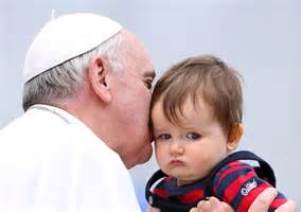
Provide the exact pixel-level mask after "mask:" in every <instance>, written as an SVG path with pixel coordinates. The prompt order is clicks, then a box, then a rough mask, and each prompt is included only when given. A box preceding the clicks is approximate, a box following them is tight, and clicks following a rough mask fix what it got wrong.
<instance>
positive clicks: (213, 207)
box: [190, 197, 234, 212]
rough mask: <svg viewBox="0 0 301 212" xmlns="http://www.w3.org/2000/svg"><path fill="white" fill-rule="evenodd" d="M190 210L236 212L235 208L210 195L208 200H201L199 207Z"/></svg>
mask: <svg viewBox="0 0 301 212" xmlns="http://www.w3.org/2000/svg"><path fill="white" fill-rule="evenodd" d="M190 212H234V210H233V209H232V208H231V207H230V206H229V205H228V204H227V203H225V202H221V201H219V200H218V199H217V198H216V197H210V198H209V199H208V200H203V201H200V202H199V203H198V205H197V207H196V208H192V209H191V210H190Z"/></svg>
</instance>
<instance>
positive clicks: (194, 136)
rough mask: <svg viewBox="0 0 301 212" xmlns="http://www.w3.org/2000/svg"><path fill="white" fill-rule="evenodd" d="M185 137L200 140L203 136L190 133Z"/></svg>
mask: <svg viewBox="0 0 301 212" xmlns="http://www.w3.org/2000/svg"><path fill="white" fill-rule="evenodd" d="M185 137H186V138H187V139H189V140H192V141H194V140H198V139H200V138H201V135H200V134H199V133H196V132H189V133H187V134H186V135H185Z"/></svg>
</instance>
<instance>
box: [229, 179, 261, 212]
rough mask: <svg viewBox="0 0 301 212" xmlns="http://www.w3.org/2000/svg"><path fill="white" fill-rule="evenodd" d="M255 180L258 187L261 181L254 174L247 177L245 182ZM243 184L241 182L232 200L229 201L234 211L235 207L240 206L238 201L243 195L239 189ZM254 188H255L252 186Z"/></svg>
mask: <svg viewBox="0 0 301 212" xmlns="http://www.w3.org/2000/svg"><path fill="white" fill-rule="evenodd" d="M254 180H255V181H256V183H257V187H260V185H262V183H263V181H262V180H260V179H259V178H257V177H256V176H255V177H252V178H251V179H249V180H248V181H247V182H252V181H254ZM244 185H245V184H242V185H241V186H240V188H239V190H238V192H237V194H236V196H235V198H234V199H233V201H232V202H231V203H230V204H231V206H232V207H233V208H234V210H235V211H236V210H237V208H238V207H239V206H240V203H241V201H242V199H243V198H244V197H245V196H243V195H242V194H241V189H242V187H243V186H244ZM254 189H255V188H254Z"/></svg>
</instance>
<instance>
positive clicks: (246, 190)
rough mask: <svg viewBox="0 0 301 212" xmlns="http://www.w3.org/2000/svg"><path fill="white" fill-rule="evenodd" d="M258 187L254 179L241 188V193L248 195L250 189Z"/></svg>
mask: <svg viewBox="0 0 301 212" xmlns="http://www.w3.org/2000/svg"><path fill="white" fill-rule="evenodd" d="M256 187H257V182H256V181H255V180H254V179H253V181H250V182H247V183H246V184H245V186H244V187H243V188H242V189H241V190H240V193H241V195H243V196H247V195H248V194H249V192H250V191H252V190H253V189H254V188H256Z"/></svg>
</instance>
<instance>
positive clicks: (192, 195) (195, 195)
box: [179, 189, 205, 203]
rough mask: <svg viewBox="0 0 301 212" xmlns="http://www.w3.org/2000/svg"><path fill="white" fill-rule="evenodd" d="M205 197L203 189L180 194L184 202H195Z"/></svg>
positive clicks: (181, 200)
mask: <svg viewBox="0 0 301 212" xmlns="http://www.w3.org/2000/svg"><path fill="white" fill-rule="evenodd" d="M204 197H205V196H204V191H203V190H201V189H196V190H194V191H191V192H188V193H186V194H184V195H181V196H179V199H180V202H182V203H194V202H196V201H198V200H200V199H203V198H204Z"/></svg>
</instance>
